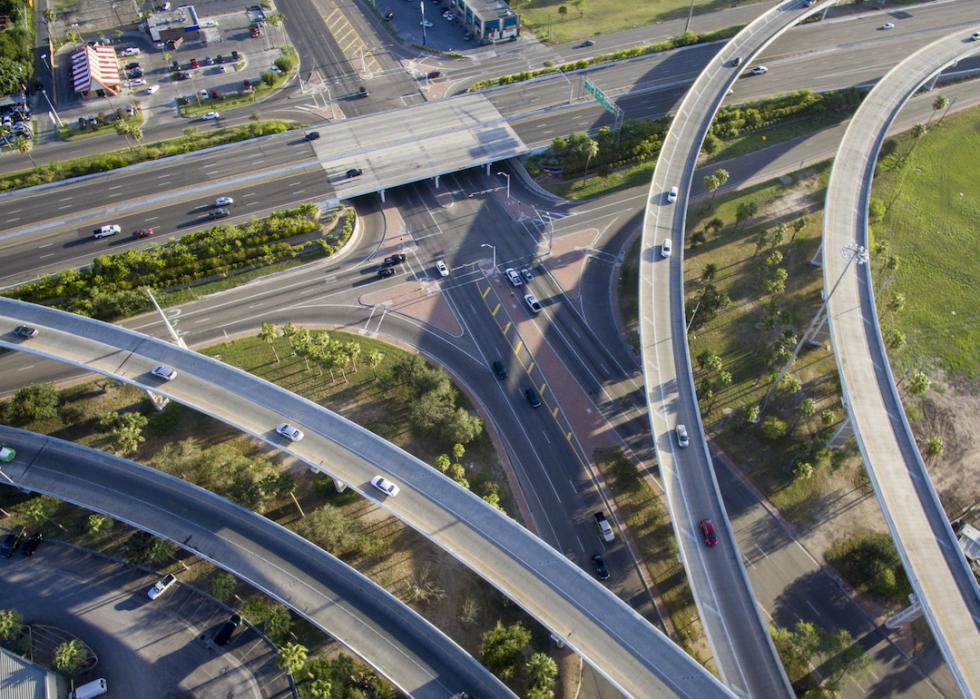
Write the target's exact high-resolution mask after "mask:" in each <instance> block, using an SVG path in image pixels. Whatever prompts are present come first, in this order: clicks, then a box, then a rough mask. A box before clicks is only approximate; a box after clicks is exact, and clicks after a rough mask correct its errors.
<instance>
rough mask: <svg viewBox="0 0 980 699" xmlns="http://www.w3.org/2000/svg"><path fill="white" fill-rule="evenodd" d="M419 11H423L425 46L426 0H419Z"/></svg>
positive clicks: (423, 40)
mask: <svg viewBox="0 0 980 699" xmlns="http://www.w3.org/2000/svg"><path fill="white" fill-rule="evenodd" d="M419 12H421V13H422V45H423V46H425V0H419Z"/></svg>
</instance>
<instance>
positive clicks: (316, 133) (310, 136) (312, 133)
mask: <svg viewBox="0 0 980 699" xmlns="http://www.w3.org/2000/svg"><path fill="white" fill-rule="evenodd" d="M303 138H305V139H306V140H307V141H315V140H317V139H318V138H320V132H319V131H309V132H307V134H306V135H305V136H304V137H303Z"/></svg>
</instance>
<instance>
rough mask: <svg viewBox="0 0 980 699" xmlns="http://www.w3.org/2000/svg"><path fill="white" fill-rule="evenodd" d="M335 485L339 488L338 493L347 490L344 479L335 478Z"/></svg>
mask: <svg viewBox="0 0 980 699" xmlns="http://www.w3.org/2000/svg"><path fill="white" fill-rule="evenodd" d="M333 487H334V488H336V489H337V492H338V493H342V492H344V491H345V490H347V484H346V483H344V482H343V481H338V480H337V479H336V478H334V479H333Z"/></svg>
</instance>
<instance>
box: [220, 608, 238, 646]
mask: <svg viewBox="0 0 980 699" xmlns="http://www.w3.org/2000/svg"><path fill="white" fill-rule="evenodd" d="M241 625H242V618H241V617H240V616H238V615H237V614H232V615H231V616H230V617H229V618H228V621H226V622H225V623H224V624H222V625H221V628H220V629H218V633H216V634H215V635H214V645H216V646H225V645H228V641H230V640H231V637H232V636H233V635H234V633H235V631H236V630H237V629H238V627H239V626H241Z"/></svg>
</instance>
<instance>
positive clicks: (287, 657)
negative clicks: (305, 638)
mask: <svg viewBox="0 0 980 699" xmlns="http://www.w3.org/2000/svg"><path fill="white" fill-rule="evenodd" d="M278 655H279V667H280V668H282V669H283V670H285V671H286V672H288V673H289V674H290V675H293V676H295V675H297V674H298V673H299V671H300V670H302V669H303V666H304V665H305V664H306V658H307V656H308V655H309V651H308V650H307V649H306V646H304V645H300V644H299V643H292V642H290V643H287V644H286V645H284V646H280V647H279V653H278Z"/></svg>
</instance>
